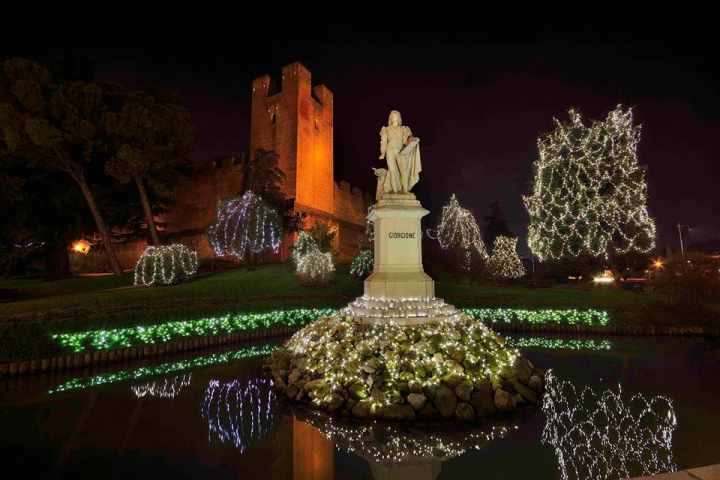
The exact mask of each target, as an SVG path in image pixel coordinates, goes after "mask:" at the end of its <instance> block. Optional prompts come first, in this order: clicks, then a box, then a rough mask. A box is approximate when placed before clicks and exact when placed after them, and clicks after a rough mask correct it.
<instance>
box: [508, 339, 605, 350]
mask: <svg viewBox="0 0 720 480" xmlns="http://www.w3.org/2000/svg"><path fill="white" fill-rule="evenodd" d="M505 340H507V343H508V345H511V346H513V347H515V348H544V349H548V350H593V351H596V352H606V351H610V350H612V348H613V344H612V342H611V341H610V340H593V339H578V338H547V337H505Z"/></svg>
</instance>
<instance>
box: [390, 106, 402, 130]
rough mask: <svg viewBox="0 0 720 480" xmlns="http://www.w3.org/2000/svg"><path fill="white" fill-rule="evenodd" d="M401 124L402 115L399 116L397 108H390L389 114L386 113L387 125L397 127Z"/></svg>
mask: <svg viewBox="0 0 720 480" xmlns="http://www.w3.org/2000/svg"><path fill="white" fill-rule="evenodd" d="M400 125H402V117H401V116H400V112H398V111H397V110H392V111H391V112H390V115H388V126H389V127H399V126H400Z"/></svg>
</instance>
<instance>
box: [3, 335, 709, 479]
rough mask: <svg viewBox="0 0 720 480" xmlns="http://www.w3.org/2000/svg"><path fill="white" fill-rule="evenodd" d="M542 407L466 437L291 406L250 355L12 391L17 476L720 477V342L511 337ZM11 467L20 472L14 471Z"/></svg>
mask: <svg viewBox="0 0 720 480" xmlns="http://www.w3.org/2000/svg"><path fill="white" fill-rule="evenodd" d="M509 337H510V338H509V341H511V342H513V343H514V344H515V345H517V346H518V348H522V349H523V350H524V351H525V352H526V354H527V356H528V357H529V358H530V359H531V360H532V361H533V363H535V364H536V365H539V366H542V367H548V368H551V369H552V370H551V371H550V372H548V375H547V377H546V382H547V392H546V395H545V397H544V401H543V406H542V408H541V409H535V410H533V409H528V410H526V411H523V412H521V413H520V414H518V415H515V416H512V417H506V418H500V419H497V420H493V421H487V422H484V423H480V424H478V425H477V426H476V427H473V428H458V427H455V428H453V427H451V426H447V425H442V424H431V425H425V426H422V427H421V426H412V427H409V426H406V425H403V424H394V423H380V422H376V423H361V422H356V421H351V420H343V419H337V418H329V417H327V416H324V415H321V414H318V413H317V412H313V411H308V410H302V409H297V408H291V407H290V406H288V405H287V404H285V403H284V402H283V401H281V400H280V399H279V398H278V397H276V395H275V393H274V391H273V390H272V384H271V381H270V380H269V378H267V377H266V376H265V375H264V373H263V369H262V362H263V358H265V357H264V356H265V355H267V353H268V352H269V351H271V350H272V349H273V348H274V347H275V344H255V345H238V346H235V347H233V348H229V349H223V350H216V351H204V352H200V353H197V354H194V355H191V356H184V357H175V358H168V357H166V358H162V359H159V360H156V361H154V362H151V363H144V364H143V363H136V364H128V365H124V366H121V367H113V368H112V369H108V370H106V371H94V372H86V373H85V374H80V373H75V374H64V375H46V376H35V377H26V378H17V379H12V380H6V381H0V425H2V434H1V435H0V452H1V453H0V455H1V456H2V460H3V466H4V468H5V471H8V472H9V471H14V472H18V473H22V474H23V476H29V477H36V476H39V475H48V474H49V475H51V476H61V477H74V478H125V479H127V478H136V477H137V478H145V477H158V478H172V477H175V478H204V479H206V478H280V479H313V480H321V479H330V478H342V479H363V478H375V479H393V478H397V479H405V478H408V479H413V480H421V479H434V478H438V479H443V478H482V479H513V478H518V479H529V478H532V479H616V478H627V477H628V476H636V475H642V474H652V473H656V472H660V471H668V470H675V469H686V468H692V467H697V466H702V465H707V464H712V463H720V436H719V435H718V432H719V431H720V405H719V403H720V402H719V399H720V382H718V378H720V342H718V341H715V340H704V339H676V338H628V337H608V338H601V337H568V336H554V337H553V336H530V335H522V334H512V335H509ZM8 467H9V469H8Z"/></svg>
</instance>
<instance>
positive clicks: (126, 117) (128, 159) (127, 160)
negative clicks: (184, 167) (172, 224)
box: [102, 92, 195, 246]
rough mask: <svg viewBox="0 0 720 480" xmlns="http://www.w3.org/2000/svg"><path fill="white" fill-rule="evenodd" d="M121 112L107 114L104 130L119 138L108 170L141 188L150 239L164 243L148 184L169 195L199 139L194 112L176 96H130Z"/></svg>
mask: <svg viewBox="0 0 720 480" xmlns="http://www.w3.org/2000/svg"><path fill="white" fill-rule="evenodd" d="M122 100H123V103H124V104H123V106H122V108H121V109H119V111H116V112H112V111H110V112H106V113H105V114H104V115H103V119H102V120H103V126H104V128H105V129H106V130H107V132H108V133H109V134H110V136H111V137H112V140H113V142H112V143H113V145H114V149H115V152H114V154H113V156H112V158H111V159H110V160H109V161H108V162H107V163H106V164H105V171H106V172H107V173H108V174H109V175H111V176H112V177H113V178H115V179H116V180H118V181H120V182H122V183H127V182H132V183H134V184H135V186H136V187H137V190H138V194H139V196H140V203H141V205H142V209H143V213H144V215H145V220H146V222H147V226H148V231H149V233H150V239H151V240H152V243H153V245H155V246H157V245H160V239H159V237H158V233H157V228H156V226H155V220H154V218H153V211H152V207H151V204H150V200H149V197H148V191H147V188H146V186H145V185H146V183H147V184H148V185H150V187H152V188H153V189H154V190H155V191H156V193H160V194H161V195H163V194H164V195H165V196H167V195H168V192H171V191H172V185H169V182H170V181H172V179H174V178H175V176H176V175H175V174H176V173H177V166H178V161H179V159H181V158H183V157H184V156H185V155H187V154H188V153H190V151H191V149H192V146H193V143H194V138H195V129H194V127H193V124H192V121H191V118H190V113H189V112H188V111H187V110H186V109H185V108H184V107H183V106H182V105H180V103H179V102H178V100H177V99H176V98H173V97H166V98H163V97H155V96H153V95H149V94H146V93H144V92H129V93H127V94H126V95H125V96H124V97H123V99H122Z"/></svg>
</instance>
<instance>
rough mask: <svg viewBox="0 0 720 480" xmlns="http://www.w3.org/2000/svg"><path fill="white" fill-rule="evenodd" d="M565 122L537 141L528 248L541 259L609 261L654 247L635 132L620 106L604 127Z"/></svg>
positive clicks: (575, 117) (572, 113) (574, 119)
mask: <svg viewBox="0 0 720 480" xmlns="http://www.w3.org/2000/svg"><path fill="white" fill-rule="evenodd" d="M568 115H569V117H570V120H569V121H568V122H560V121H559V120H557V119H556V120H555V130H554V131H552V132H551V133H549V134H547V135H545V136H544V137H541V138H540V139H538V150H539V158H538V159H537V160H536V161H535V163H534V186H533V192H532V195H530V196H526V197H524V201H525V206H526V207H527V210H528V212H529V214H530V226H529V231H528V243H529V245H530V248H531V250H532V252H533V254H535V255H536V256H537V257H538V258H539V259H540V260H541V261H542V260H556V259H567V258H577V257H580V256H589V257H592V258H600V259H608V258H610V257H614V256H617V255H623V254H627V253H645V252H648V251H650V250H652V249H653V248H654V247H655V224H654V222H653V219H652V218H651V217H650V216H649V215H648V212H647V185H646V183H645V171H644V169H643V168H642V167H640V166H639V165H638V159H637V145H638V142H639V141H640V126H636V125H633V115H632V110H631V109H627V110H623V108H622V106H620V105H618V107H617V108H616V109H615V110H613V111H612V112H610V113H609V114H608V116H607V118H606V119H605V120H604V121H593V122H592V123H591V124H590V125H586V124H585V123H584V122H583V119H582V116H581V114H580V112H578V111H576V110H573V109H571V110H569V111H568Z"/></svg>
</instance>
